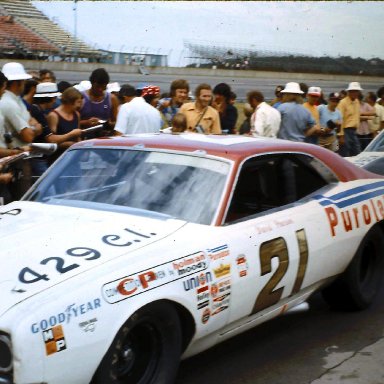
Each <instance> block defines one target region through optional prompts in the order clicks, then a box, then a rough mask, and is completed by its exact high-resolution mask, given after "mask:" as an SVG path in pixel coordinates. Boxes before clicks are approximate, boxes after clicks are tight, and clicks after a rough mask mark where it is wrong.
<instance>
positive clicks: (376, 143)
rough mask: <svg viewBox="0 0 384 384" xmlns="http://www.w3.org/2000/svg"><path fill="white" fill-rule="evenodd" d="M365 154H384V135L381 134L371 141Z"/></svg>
mask: <svg viewBox="0 0 384 384" xmlns="http://www.w3.org/2000/svg"><path fill="white" fill-rule="evenodd" d="M364 152H384V134H383V133H381V134H380V135H378V136H377V137H376V138H375V139H374V140H373V141H371V143H370V144H369V145H368V146H367V148H365V150H364Z"/></svg>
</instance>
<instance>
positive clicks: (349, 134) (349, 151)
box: [343, 128, 361, 156]
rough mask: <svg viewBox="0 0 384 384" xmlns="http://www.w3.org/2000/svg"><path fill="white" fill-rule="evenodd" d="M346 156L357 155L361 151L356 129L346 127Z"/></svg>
mask: <svg viewBox="0 0 384 384" xmlns="http://www.w3.org/2000/svg"><path fill="white" fill-rule="evenodd" d="M343 149H344V151H345V154H344V156H356V155H358V154H359V153H360V152H361V147H360V142H359V139H358V137H357V135H356V129H354V128H344V148H343Z"/></svg>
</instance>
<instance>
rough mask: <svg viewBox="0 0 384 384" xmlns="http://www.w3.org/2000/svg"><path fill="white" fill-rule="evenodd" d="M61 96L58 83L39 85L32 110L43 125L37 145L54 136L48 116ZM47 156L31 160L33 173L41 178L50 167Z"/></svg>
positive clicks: (36, 141)
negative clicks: (49, 125)
mask: <svg viewBox="0 0 384 384" xmlns="http://www.w3.org/2000/svg"><path fill="white" fill-rule="evenodd" d="M60 95H61V92H59V90H58V87H57V84H56V83H49V82H43V83H39V84H37V87H36V93H35V95H34V98H33V104H32V105H31V108H30V113H31V115H32V116H33V117H34V118H35V119H36V120H37V121H38V122H39V123H40V124H41V126H42V133H41V134H40V135H39V136H37V137H35V139H34V140H33V141H34V142H35V143H45V142H46V141H47V140H46V139H47V137H48V136H49V135H50V134H52V132H51V130H50V129H49V127H48V121H47V115H48V113H49V112H51V111H52V110H53V109H54V105H55V103H56V100H57V97H58V96H60ZM48 160H49V158H48V157H47V156H43V157H38V158H33V159H31V165H32V173H33V175H34V176H41V175H42V174H43V173H44V172H45V171H46V170H47V169H48V167H49V162H48Z"/></svg>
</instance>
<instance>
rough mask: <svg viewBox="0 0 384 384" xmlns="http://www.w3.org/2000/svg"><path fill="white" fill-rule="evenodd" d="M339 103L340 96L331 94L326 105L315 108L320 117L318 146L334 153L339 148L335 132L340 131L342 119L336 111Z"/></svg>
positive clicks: (336, 93) (335, 93)
mask: <svg viewBox="0 0 384 384" xmlns="http://www.w3.org/2000/svg"><path fill="white" fill-rule="evenodd" d="M339 101H340V94H339V93H338V92H332V93H330V94H329V98H328V104H327V105H325V104H321V105H319V106H318V107H317V109H318V111H319V117H320V127H321V134H320V136H319V145H320V146H321V147H324V148H327V149H329V150H331V151H333V152H336V151H337V150H338V148H339V145H338V140H337V131H338V130H339V129H340V126H341V122H342V120H343V117H342V116H341V112H340V111H339V110H338V109H337V105H338V104H339Z"/></svg>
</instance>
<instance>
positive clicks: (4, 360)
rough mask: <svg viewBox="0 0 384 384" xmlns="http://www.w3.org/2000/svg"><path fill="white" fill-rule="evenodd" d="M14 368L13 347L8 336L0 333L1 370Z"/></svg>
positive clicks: (5, 370)
mask: <svg viewBox="0 0 384 384" xmlns="http://www.w3.org/2000/svg"><path fill="white" fill-rule="evenodd" d="M11 369H12V347H11V340H10V338H9V337H8V336H6V335H4V334H0V372H9V371H10V370H11Z"/></svg>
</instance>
